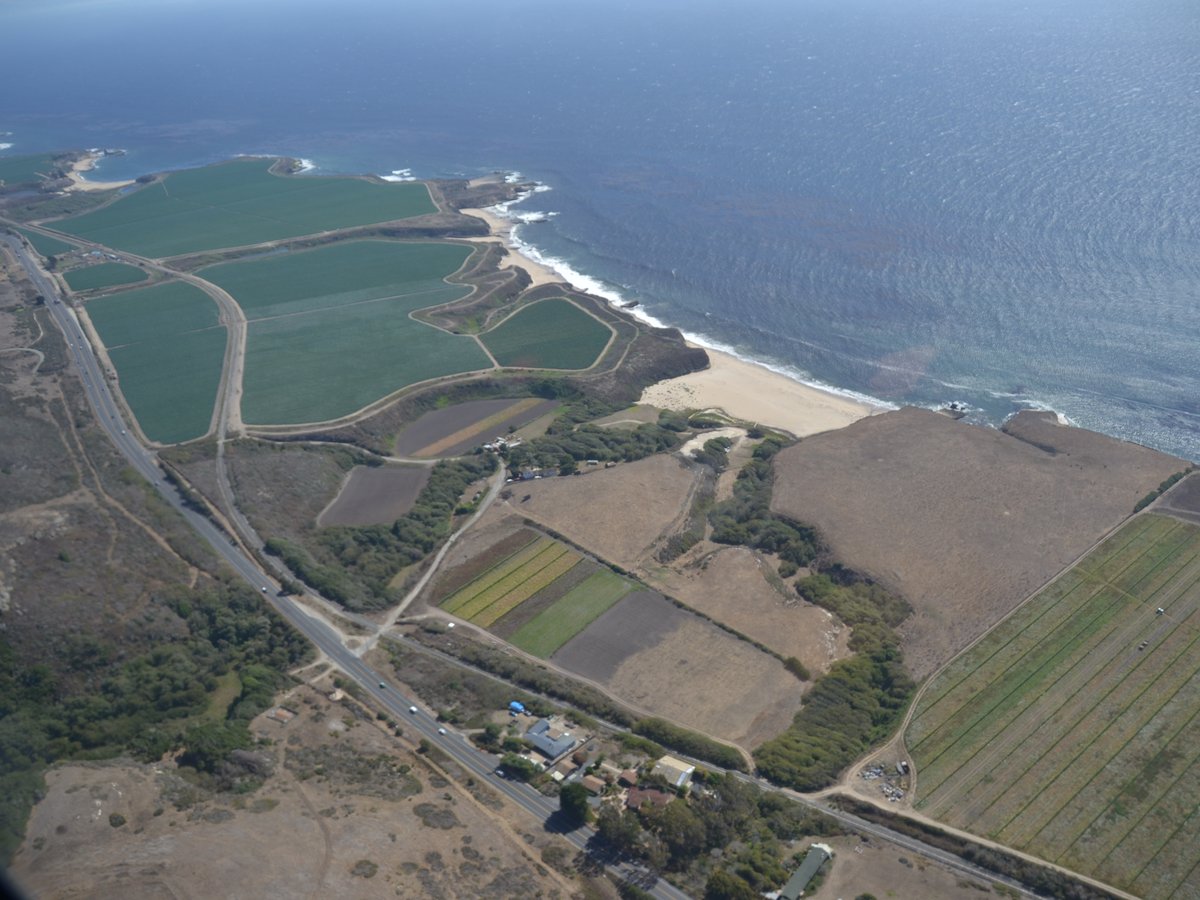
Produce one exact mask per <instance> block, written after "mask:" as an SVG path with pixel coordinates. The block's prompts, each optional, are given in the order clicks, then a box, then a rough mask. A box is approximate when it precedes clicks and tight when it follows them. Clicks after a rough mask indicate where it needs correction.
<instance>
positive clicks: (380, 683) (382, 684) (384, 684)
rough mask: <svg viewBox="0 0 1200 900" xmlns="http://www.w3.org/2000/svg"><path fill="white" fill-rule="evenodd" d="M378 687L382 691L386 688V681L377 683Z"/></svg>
mask: <svg viewBox="0 0 1200 900" xmlns="http://www.w3.org/2000/svg"><path fill="white" fill-rule="evenodd" d="M379 687H380V690H382V689H383V688H385V687H387V682H386V681H381V682H379Z"/></svg>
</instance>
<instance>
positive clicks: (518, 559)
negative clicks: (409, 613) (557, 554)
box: [442, 537, 554, 614]
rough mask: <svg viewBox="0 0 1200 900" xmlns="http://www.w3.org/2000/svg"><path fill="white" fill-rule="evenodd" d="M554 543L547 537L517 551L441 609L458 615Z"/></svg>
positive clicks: (462, 589) (468, 585) (444, 604)
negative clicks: (480, 595)
mask: <svg viewBox="0 0 1200 900" xmlns="http://www.w3.org/2000/svg"><path fill="white" fill-rule="evenodd" d="M553 546H554V541H553V540H551V539H550V538H548V537H543V538H538V539H537V540H536V541H534V542H533V543H532V544H529V545H528V546H526V547H525V548H524V549H523V550H519V551H517V552H516V553H514V554H513V555H512V556H510V557H509V558H508V559H506V560H504V561H503V562H500V563H498V564H497V565H496V566H494V567H492V568H491V569H488V570H487V571H486V572H484V573H483V574H482V575H480V576H479V577H478V578H476V579H475V580H474V581H472V582H470V583H469V584H467V585H466V586H465V587H463V588H461V589H460V590H459V591H458V592H457V593H455V594H454V595H453V596H451V597H450V599H449V600H447V601H446V602H445V603H443V604H442V609H444V610H446V612H448V613H456V614H457V613H458V611H459V610H460V609H461V608H462V607H463V606H465V605H466V604H467V603H469V602H470V601H471V600H473V599H474V598H475V597H477V596H478V595H479V594H481V593H482V592H483V591H485V590H487V589H488V588H489V587H491V586H492V585H493V584H495V583H496V582H497V581H499V580H500V579H502V578H507V577H508V576H509V575H510V574H511V573H512V572H514V571H516V570H517V569H519V568H520V567H521V566H523V565H525V564H526V563H527V562H529V560H531V559H533V558H534V557H536V556H537V555H538V554H539V553H542V552H544V551H545V550H546V549H548V548H550V547H553Z"/></svg>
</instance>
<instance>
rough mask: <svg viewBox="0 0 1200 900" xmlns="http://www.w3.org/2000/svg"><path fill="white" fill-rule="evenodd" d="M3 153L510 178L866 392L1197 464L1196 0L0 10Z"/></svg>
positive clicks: (625, 257)
mask: <svg viewBox="0 0 1200 900" xmlns="http://www.w3.org/2000/svg"><path fill="white" fill-rule="evenodd" d="M0 34H2V35H3V37H4V39H3V46H4V48H5V52H4V54H3V56H0V83H2V84H3V85H4V91H3V93H2V94H0V132H4V131H8V132H11V133H12V135H11V136H10V137H0V142H5V143H12V144H13V145H14V146H13V148H12V149H11V150H9V151H7V152H9V153H15V152H18V151H21V150H24V151H33V150H40V149H52V148H66V147H77V146H106V147H122V148H125V149H127V150H128V151H129V154H128V156H126V157H124V158H121V159H112V160H108V161H106V162H105V163H103V165H102V167H101V169H100V172H99V177H119V176H133V175H137V174H141V173H143V172H146V171H153V170H161V169H167V168H177V167H182V166H188V165H194V164H197V163H206V162H210V161H214V160H218V159H222V158H225V157H227V156H229V155H231V154H234V153H282V154H288V155H294V156H300V157H305V158H309V159H311V160H313V161H314V162H315V163H316V165H317V166H318V168H319V171H323V172H363V171H366V172H376V173H381V174H386V173H388V172H391V171H392V170H398V169H405V168H407V169H411V170H412V171H413V173H414V174H415V175H417V176H422V177H430V176H444V175H476V174H480V173H484V172H488V171H493V170H497V169H503V170H519V171H520V172H522V173H524V174H525V175H526V176H527V177H529V178H532V179H537V180H539V181H541V182H543V183H545V184H546V185H548V186H549V187H550V188H551V190H549V191H547V192H544V193H539V194H535V195H534V196H532V197H531V198H530V199H529V200H527V201H526V202H525V203H524V204H523V205H522V206H521V207H520V209H522V210H543V211H550V212H555V213H557V215H555V216H554V217H552V218H551V219H549V221H547V222H545V223H541V224H529V225H526V226H523V227H522V228H521V231H520V235H521V238H522V239H523V240H524V241H526V242H528V243H529V244H531V245H533V246H534V247H536V248H538V250H539V251H540V252H542V253H543V254H545V255H547V256H549V257H552V258H554V259H557V260H559V261H561V262H562V263H563V264H566V265H569V266H570V267H571V268H572V269H573V270H575V271H576V272H578V273H581V274H584V275H586V276H589V277H590V278H592V279H596V280H598V281H599V282H600V283H602V284H604V285H606V286H607V287H608V288H609V289H612V290H616V291H618V292H619V293H621V294H622V295H624V296H625V297H628V298H631V299H637V300H640V301H641V302H642V304H643V305H644V308H645V309H646V310H647V311H648V312H649V313H650V314H651V315H653V316H654V317H656V318H657V319H659V320H661V321H663V322H667V323H670V324H673V325H678V326H680V327H681V328H683V329H684V330H685V331H687V332H689V333H692V334H695V335H700V336H703V337H704V338H705V339H707V340H708V341H711V342H716V343H719V344H721V345H725V346H728V347H732V348H735V349H736V350H737V351H738V352H739V353H742V354H743V355H746V356H751V357H754V358H758V359H761V360H766V361H769V362H772V363H774V364H776V365H780V366H784V367H787V368H788V369H789V370H790V371H793V372H794V373H796V374H798V375H799V376H801V377H804V378H806V379H810V380H816V381H820V382H823V383H827V384H830V385H834V386H837V387H840V388H845V389H849V390H852V391H857V392H861V393H865V394H869V395H871V396H874V397H878V398H881V399H884V400H887V401H889V402H893V403H901V402H913V403H919V404H939V403H942V402H945V401H949V400H958V401H962V402H966V403H969V404H971V405H972V406H973V407H974V408H975V409H976V413H975V415H976V416H977V417H978V418H980V419H982V420H985V421H990V422H999V421H1001V420H1002V419H1003V418H1004V417H1005V416H1006V415H1008V414H1010V413H1011V412H1013V411H1014V410H1016V409H1020V408H1024V407H1028V406H1036V407H1041V406H1045V407H1050V408H1053V409H1055V410H1057V411H1059V412H1060V413H1062V414H1064V415H1066V416H1068V417H1069V418H1070V419H1071V420H1072V421H1074V422H1076V423H1078V424H1080V425H1083V426H1086V427H1089V428H1094V429H1097V430H1100V431H1105V432H1108V433H1110V434H1114V435H1118V436H1120V437H1124V438H1129V439H1132V440H1136V441H1140V442H1142V443H1146V444H1149V445H1152V446H1155V447H1159V448H1162V449H1164V450H1168V451H1171V452H1175V453H1179V454H1182V455H1184V456H1188V457H1190V458H1193V459H1196V458H1200V157H1198V148H1200V8H1198V6H1197V4H1196V3H1194V2H1192V0H1038V2H1016V0H965V2H964V0H788V2H784V0H778V2H755V0H747V2H742V3H737V4H734V3H729V2H720V3H718V2H706V0H640V2H629V0H607V2H586V0H566V2H564V0H558V2H548V0H512V2H504V3H495V2H486V3H484V2H479V0H454V2H449V0H444V2H431V0H413V2H398V0H374V2H371V0H339V2H336V3H335V2H312V0H308V2H306V0H289V2H277V0H260V2H254V3H251V2H232V0H204V2H199V0H173V2H164V0H73V2H65V0H8V2H5V3H3V4H0Z"/></svg>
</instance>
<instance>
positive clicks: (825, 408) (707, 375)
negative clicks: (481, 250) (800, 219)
mask: <svg viewBox="0 0 1200 900" xmlns="http://www.w3.org/2000/svg"><path fill="white" fill-rule="evenodd" d="M462 212H463V213H464V214H466V215H468V216H478V217H479V218H481V219H483V220H484V221H485V222H487V224H488V227H489V228H490V229H491V232H492V237H490V238H479V239H478V240H498V241H500V242H501V243H503V244H504V246H505V248H506V250H507V251H508V256H507V259H506V260H505V264H506V265H508V266H519V267H520V268H522V269H524V270H525V271H527V272H528V273H529V276H530V278H532V279H533V283H534V284H535V285H537V284H562V283H563V278H562V276H560V275H559V274H558V273H557V272H555V271H554V270H552V269H550V268H548V267H546V266H544V265H542V264H541V263H539V262H536V261H535V260H532V259H530V258H529V257H528V256H526V255H524V254H523V253H521V252H520V251H519V250H517V249H515V248H514V247H513V246H512V240H511V232H512V228H513V225H514V224H515V223H514V222H513V221H512V220H510V219H506V218H504V217H503V216H500V215H497V214H496V213H494V212H491V211H489V210H486V209H464V210H462ZM704 349H705V351H706V352H707V353H708V358H709V361H710V363H711V364H710V365H709V367H708V368H707V369H705V370H704V371H702V372H694V373H692V374H691V375H683V376H681V377H679V378H672V379H669V380H667V381H660V382H659V383H658V384H654V385H651V386H650V387H649V388H647V389H646V391H645V392H644V393H643V394H642V397H641V400H640V401H639V402H640V403H644V404H648V405H650V406H657V407H659V408H661V409H673V410H679V411H683V410H689V409H720V410H723V411H724V412H725V413H726V414H727V415H730V416H733V417H734V418H737V419H742V420H744V421H747V422H758V423H760V424H763V425H770V426H772V427H775V428H781V429H783V430H785V431H789V432H791V433H792V434H794V435H795V436H796V437H806V436H807V435H810V434H817V433H819V432H822V431H832V430H833V429H835V428H843V427H845V426H846V425H849V424H850V423H851V422H857V421H858V420H859V419H861V418H863V417H865V416H869V415H871V414H872V413H877V412H882V411H883V410H884V407H881V406H874V405H871V404H869V403H864V402H860V401H858V400H852V399H850V398H849V397H843V396H841V395H840V394H834V393H831V392H829V391H823V390H821V389H819V388H815V387H811V386H809V385H807V384H802V383H801V382H799V381H794V380H793V379H791V378H788V377H787V376H786V375H780V374H779V373H778V372H772V371H771V370H770V369H767V368H765V367H763V366H760V365H756V364H754V363H750V362H746V361H745V360H741V359H738V358H737V357H736V356H732V355H730V354H728V353H722V352H720V351H719V350H711V349H709V348H707V347H706V348H704Z"/></svg>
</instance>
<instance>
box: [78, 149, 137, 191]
mask: <svg viewBox="0 0 1200 900" xmlns="http://www.w3.org/2000/svg"><path fill="white" fill-rule="evenodd" d="M103 158H104V156H103V154H100V153H88V154H87V155H85V156H82V157H80V158H79V159H77V160H75V162H74V163H72V164H71V171H70V172H68V173H67V177H68V178H70V179H71V186H70V187H69V188H67V190H69V191H112V190H116V189H117V188H123V187H126V186H127V185H131V184H133V182H132V181H88V180H87V179H85V178H84V177H83V176H84V175H86V174H87V173H88V172H90V171H92V169H94V168H96V163H97V162H98V161H99V160H101V159H103Z"/></svg>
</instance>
